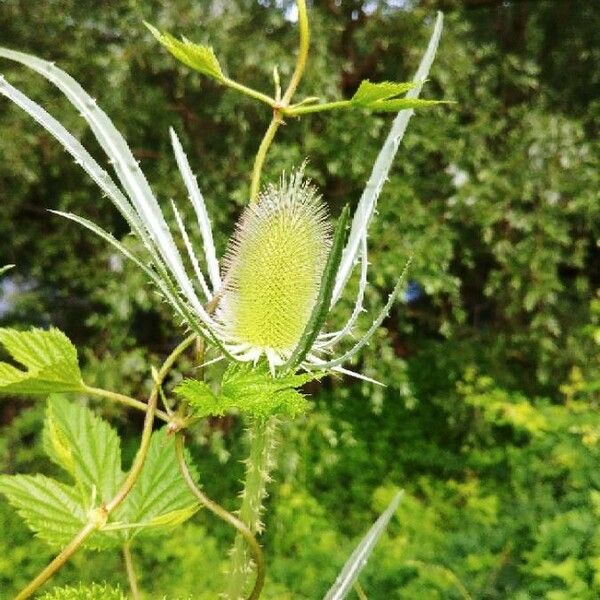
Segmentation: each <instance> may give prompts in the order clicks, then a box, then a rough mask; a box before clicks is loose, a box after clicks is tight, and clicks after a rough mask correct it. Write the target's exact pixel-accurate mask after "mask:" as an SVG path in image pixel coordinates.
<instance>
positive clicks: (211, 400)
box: [175, 364, 322, 417]
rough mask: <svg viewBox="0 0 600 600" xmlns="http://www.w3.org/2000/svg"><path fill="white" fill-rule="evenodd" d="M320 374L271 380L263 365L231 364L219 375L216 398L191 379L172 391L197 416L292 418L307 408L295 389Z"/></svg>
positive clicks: (205, 387)
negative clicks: (234, 413)
mask: <svg viewBox="0 0 600 600" xmlns="http://www.w3.org/2000/svg"><path fill="white" fill-rule="evenodd" d="M320 375H322V374H314V373H306V374H301V375H288V376H285V377H279V378H277V379H273V377H272V376H271V374H270V373H269V370H268V368H267V367H266V366H265V365H264V364H261V365H259V366H258V367H253V366H252V365H250V364H232V365H230V366H229V367H228V369H227V371H225V374H224V375H223V381H222V384H221V392H220V394H218V395H217V394H215V393H214V392H213V391H212V390H211V388H210V387H209V386H208V385H207V384H206V383H204V382H203V381H198V380H195V379H186V380H185V381H183V382H182V383H181V384H180V385H179V386H178V387H177V388H176V390H175V392H176V393H177V394H179V395H180V396H182V397H183V398H184V399H185V400H187V401H188V402H189V404H190V406H191V407H192V408H193V409H194V412H195V414H196V415H197V416H198V417H207V416H222V415H224V414H226V413H227V412H229V411H230V410H232V409H234V408H237V409H238V410H240V411H241V412H243V413H245V414H248V415H251V416H255V417H266V416H269V415H274V414H280V415H282V414H283V415H287V416H290V417H295V416H297V415H299V414H302V413H304V412H306V410H307V408H308V401H307V400H306V398H305V397H304V396H303V395H302V394H301V393H300V392H299V391H297V390H296V389H295V388H297V387H300V386H301V385H303V384H305V383H307V382H308V381H311V380H313V379H316V378H318V377H319V376H320Z"/></svg>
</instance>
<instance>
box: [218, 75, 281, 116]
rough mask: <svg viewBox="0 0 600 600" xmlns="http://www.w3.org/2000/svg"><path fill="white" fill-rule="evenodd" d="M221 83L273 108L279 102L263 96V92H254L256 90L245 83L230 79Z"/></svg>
mask: <svg viewBox="0 0 600 600" xmlns="http://www.w3.org/2000/svg"><path fill="white" fill-rule="evenodd" d="M220 81H221V83H223V85H226V86H227V87H230V88H232V89H234V90H237V91H238V92H241V93H242V94H246V96H250V97H251V98H254V99H255V100H260V101H261V102H264V103H265V104H268V105H269V106H270V107H271V108H275V106H276V105H277V102H275V100H274V99H273V98H271V96H267V95H266V94H263V93H262V92H259V91H258V90H254V89H252V88H250V87H248V86H246V85H244V84H243V83H238V82H237V81H234V80H233V79H229V77H224V78H223V79H221V80H220Z"/></svg>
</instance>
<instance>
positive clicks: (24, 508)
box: [0, 475, 87, 548]
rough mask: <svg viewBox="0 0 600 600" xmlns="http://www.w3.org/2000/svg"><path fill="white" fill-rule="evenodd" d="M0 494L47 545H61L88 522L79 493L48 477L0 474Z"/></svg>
mask: <svg viewBox="0 0 600 600" xmlns="http://www.w3.org/2000/svg"><path fill="white" fill-rule="evenodd" d="M0 492H1V493H2V494H4V495H5V496H6V497H7V499H8V501H9V503H10V504H11V505H12V506H14V507H15V508H16V509H17V512H18V513H19V515H20V516H21V517H22V518H23V519H24V520H25V522H26V523H27V525H28V527H29V528H30V529H31V530H33V531H34V532H35V533H36V534H37V535H38V537H39V538H41V539H42V540H44V541H45V542H47V543H48V544H50V546H53V547H58V548H60V547H62V546H64V545H65V544H66V543H67V542H69V541H70V540H71V538H72V537H73V536H74V535H75V534H77V532H79V530H80V529H81V528H82V527H83V526H84V525H85V523H86V522H87V514H86V510H85V509H84V508H83V506H82V503H81V495H80V493H79V492H78V491H77V490H76V489H75V488H74V487H71V486H68V485H65V484H63V483H58V482H57V481H55V480H54V479H50V478H49V477H45V476H43V475H0Z"/></svg>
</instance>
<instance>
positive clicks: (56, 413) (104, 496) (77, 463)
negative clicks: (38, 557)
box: [0, 396, 198, 550]
mask: <svg viewBox="0 0 600 600" xmlns="http://www.w3.org/2000/svg"><path fill="white" fill-rule="evenodd" d="M43 438H44V449H45V451H46V453H47V454H48V456H49V457H50V459H51V460H52V461H53V462H55V463H56V464H57V465H59V466H60V467H62V468H63V469H64V470H65V471H67V473H68V474H69V475H70V477H71V479H72V480H73V482H74V485H66V484H64V483H59V482H58V481H55V480H54V479H50V478H48V477H44V476H42V475H2V476H0V493H3V494H4V495H5V496H6V497H7V499H8V501H9V503H10V504H12V505H13V506H14V507H15V508H16V509H17V512H18V513H19V514H20V515H21V516H22V517H23V519H24V520H25V522H26V523H27V525H28V526H29V528H30V529H32V530H33V531H34V532H35V533H36V534H37V535H38V536H39V537H40V538H41V539H43V540H44V541H45V542H47V543H48V544H49V545H51V546H53V547H59V548H60V547H62V546H64V544H65V543H66V542H68V541H69V540H70V539H71V538H72V537H73V536H74V535H75V534H76V533H77V532H78V531H79V530H80V529H81V528H82V527H83V525H84V524H85V523H86V522H87V520H88V518H89V516H90V512H91V511H92V509H94V508H97V507H99V506H101V505H102V504H103V503H105V502H106V501H108V500H110V499H111V498H112V497H113V496H114V495H115V493H116V492H117V490H118V487H119V486H120V484H121V483H122V481H123V480H124V478H125V473H123V471H122V468H121V452H120V443H119V438H118V436H117V434H116V432H115V431H114V430H113V429H112V427H110V426H109V425H108V423H106V422H105V421H103V420H102V419H100V418H98V417H97V416H95V415H94V414H93V413H92V412H91V411H90V410H89V409H88V408H86V407H84V406H82V405H79V404H74V403H70V402H68V401H67V400H66V399H64V398H62V397H60V396H55V397H52V398H51V399H50V401H49V404H48V411H47V416H46V421H45V424H44V434H43ZM173 444H174V439H173V438H169V437H168V436H167V435H166V429H162V430H160V431H158V432H155V433H153V434H152V438H151V440H150V449H149V452H148V456H147V460H146V462H145V464H144V468H143V469H142V473H141V475H140V477H139V479H138V481H137V482H136V484H135V485H134V487H133V489H132V491H131V492H130V494H129V495H128V496H127V498H126V500H125V502H124V503H123V504H122V505H121V507H120V508H119V509H118V510H117V511H115V513H114V514H112V515H111V516H110V517H109V520H108V522H107V523H106V525H105V526H104V527H102V528H101V529H100V530H99V531H97V532H95V533H94V534H93V535H92V536H90V538H89V539H88V541H87V542H86V547H88V548H93V549H97V550H102V549H106V548H111V547H118V546H120V545H122V543H123V542H124V541H125V540H127V539H131V538H132V537H133V536H134V535H142V534H146V532H148V533H156V532H159V531H164V530H165V528H166V527H172V526H174V525H178V524H179V523H182V522H183V521H185V520H186V519H188V518H189V517H191V516H192V515H193V514H194V512H195V511H196V510H197V507H198V504H197V501H196V499H195V497H194V496H193V494H192V493H191V492H190V490H189V488H188V487H187V485H186V483H185V481H184V480H183V477H182V476H181V474H180V472H179V469H178V466H177V461H176V455H175V449H174V446H173ZM150 528H151V529H150Z"/></svg>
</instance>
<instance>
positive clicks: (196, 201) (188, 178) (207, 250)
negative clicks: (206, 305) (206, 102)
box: [169, 127, 221, 293]
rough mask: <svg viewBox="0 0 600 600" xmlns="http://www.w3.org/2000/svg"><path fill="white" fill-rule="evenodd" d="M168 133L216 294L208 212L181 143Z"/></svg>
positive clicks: (216, 266) (218, 281)
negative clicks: (196, 223)
mask: <svg viewBox="0 0 600 600" xmlns="http://www.w3.org/2000/svg"><path fill="white" fill-rule="evenodd" d="M169 133H170V134H171V143H172V145H173V150H174V152H175V160H176V161H177V165H178V166H179V171H180V172H181V176H182V178H183V182H184V183H185V186H186V188H187V190H188V194H189V197H190V200H191V202H192V205H193V207H194V210H195V211H196V217H197V219H198V226H199V227H200V233H201V234H202V241H203V243H204V257H205V259H206V267H207V269H208V276H209V278H210V281H211V283H212V286H213V293H217V292H218V291H219V288H220V287H221V275H220V273H219V262H218V260H217V253H216V251H215V243H214V240H213V235H212V228H211V225H210V219H209V218H208V212H207V210H206V204H205V203H204V198H203V197H202V193H201V192H200V188H199V187H198V182H197V181H196V177H195V176H194V173H193V172H192V168H191V167H190V163H189V161H188V159H187V156H186V155H185V152H184V151H183V147H182V145H181V142H180V141H179V138H178V137H177V134H176V133H175V130H174V129H173V128H172V127H171V128H169Z"/></svg>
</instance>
